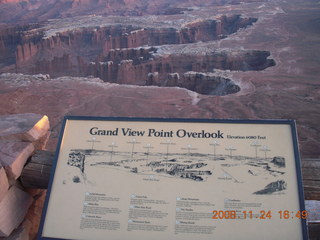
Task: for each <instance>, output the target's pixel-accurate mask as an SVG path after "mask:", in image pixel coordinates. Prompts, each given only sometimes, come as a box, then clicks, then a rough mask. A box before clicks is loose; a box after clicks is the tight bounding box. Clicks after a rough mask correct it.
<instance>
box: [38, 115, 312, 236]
mask: <svg viewBox="0 0 320 240" xmlns="http://www.w3.org/2000/svg"><path fill="white" fill-rule="evenodd" d="M307 214H308V213H307V212H306V211H305V209H304V199H303V190H302V184H301V169H300V160H299V154H298V147H297V137H296V129H295V123H294V122H293V121H290V120H261V121H260V120H199V119H137V118H92V117H66V118H65V120H64V124H63V129H62V132H61V136H60V141H59V144H58V148H57V153H56V162H55V164H54V170H53V174H52V176H51V180H50V187H49V189H48V194H47V199H46V203H45V208H44V211H43V217H42V222H41V226H40V231H39V239H87V240H98V239H110V240H114V239H121V240H138V239H139V240H142V239H152V240H163V239H166V240H178V239H183V240H188V239H189V240H194V239H199V240H202V239H203V240H209V239H210V240H212V239H228V240H230V239H291V240H293V239H305V240H306V239H307V230H306V218H307Z"/></svg>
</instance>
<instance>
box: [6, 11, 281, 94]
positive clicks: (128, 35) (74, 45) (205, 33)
mask: <svg viewBox="0 0 320 240" xmlns="http://www.w3.org/2000/svg"><path fill="white" fill-rule="evenodd" d="M157 21H160V20H157ZM161 21H163V20H161ZM256 21H257V19H256V18H248V17H241V16H240V15H228V16H227V15H222V16H220V17H219V18H215V19H202V20H196V21H189V23H183V24H182V25H181V24H180V25H179V24H178V25H177V24H176V25H175V24H171V23H170V22H168V21H167V22H166V24H163V25H166V26H167V27H161V26H159V27H142V26H141V25H139V24H135V25H129V24H109V25H108V24H107V25H106V26H90V27H86V28H80V29H79V28H77V29H73V30H67V31H61V30H59V31H56V32H55V33H54V34H49V35H48V31H45V30H44V29H43V28H41V27H39V28H35V29H30V30H28V29H27V30H28V31H20V32H19V31H18V32H19V34H17V31H15V32H12V33H11V34H9V36H11V37H12V38H15V41H11V43H10V44H11V45H10V49H11V50H10V51H8V53H7V56H10V57H9V58H8V59H10V61H9V60H8V61H7V62H6V61H4V62H5V65H6V66H10V65H11V66H12V63H13V60H14V59H15V71H16V72H22V73H29V74H37V73H45V74H50V75H51V76H53V77H59V76H65V75H68V76H89V75H93V76H94V77H99V78H101V79H103V80H104V81H106V82H116V83H119V84H131V85H156V86H177V87H183V88H187V89H189V90H193V91H196V92H198V93H201V94H214V95H225V94H230V93H234V92H237V91H239V90H240V87H239V86H237V85H235V83H234V82H233V81H232V80H230V79H224V80H222V78H221V77H219V76H214V74H207V73H212V72H214V70H215V69H221V70H231V71H235V70H236V71H259V70H263V69H265V68H268V67H270V66H273V65H274V64H275V63H274V61H273V60H272V59H268V57H269V55H270V54H269V53H268V52H267V51H254V50H237V51H234V50H232V51H230V50H228V49H225V50H219V51H218V50H215V49H212V47H208V49H206V50H205V51H202V50H200V51H198V52H197V51H193V52H187V53H181V52H179V51H178V52H173V53H170V54H162V53H161V50H160V51H158V50H159V48H160V49H161V46H164V45H173V46H178V45H181V44H190V48H194V49H195V48H197V45H198V44H199V43H201V42H202V43H208V44H210V42H211V41H213V40H218V39H222V38H226V37H227V36H229V35H230V34H233V33H235V32H237V31H238V30H239V29H243V28H246V27H248V26H250V25H252V24H253V23H255V22H256ZM170 24H171V25H172V27H168V25H170ZM147 26H148V25H147ZM15 34H16V35H15ZM5 40H6V39H3V40H2V42H3V44H2V45H3V47H2V52H5V51H6V49H7V47H6V45H8V44H7V43H6V42H9V41H5ZM8 46H9V45H8ZM150 46H155V47H150ZM14 48H15V58H14V57H13V56H12V52H13V49H14ZM3 60H4V59H3ZM7 69H8V68H7ZM190 71H194V72H199V73H201V74H200V75H190V74H186V73H187V72H190ZM174 74H177V75H176V76H178V78H179V81H177V80H174V81H173V79H174V78H172V76H173V75H174ZM155 76H156V77H155ZM186 76H188V77H186ZM195 76H197V77H195ZM199 76H205V77H199ZM209 79H210V80H209ZM190 82H191V83H190ZM195 83H197V84H200V85H201V87H196V85H197V84H195ZM203 86H206V87H207V88H208V89H206V90H204V89H203V88H204V87H203ZM218 86H219V87H218ZM222 86H224V87H222ZM215 87H218V90H214V88H215Z"/></svg>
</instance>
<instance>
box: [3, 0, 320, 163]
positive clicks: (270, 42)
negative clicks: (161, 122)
mask: <svg viewBox="0 0 320 240" xmlns="http://www.w3.org/2000/svg"><path fill="white" fill-rule="evenodd" d="M46 2H47V5H44V4H42V3H41V1H36V0H35V1H18V0H17V1H9V0H7V1H1V2H0V13H1V14H0V16H1V17H0V18H1V19H2V24H0V73H2V74H1V75H0V86H1V90H0V91H1V94H0V99H1V102H0V114H8V113H21V112H35V113H40V114H46V115H48V116H49V118H50V119H51V122H52V123H53V124H52V126H53V127H52V131H53V133H52V139H51V140H50V142H49V145H48V147H49V148H50V149H54V148H55V144H56V141H57V136H58V133H59V130H60V124H61V120H62V118H63V116H64V115H93V116H129V117H178V118H180V117H182V118H241V119H242V118H244V119H246V118H249V119H279V118H280V119H295V120H296V121H297V126H298V134H299V143H300V151H301V154H302V156H303V157H318V156H319V155H320V152H319V150H318V147H317V146H318V145H319V143H320V140H318V137H317V136H318V134H319V132H320V128H319V126H318V123H317V122H318V119H320V118H319V117H320V113H319V110H318V109H319V93H320V92H319V91H320V90H319V89H320V88H319V77H318V76H319V67H318V66H319V60H318V57H317V56H318V55H319V50H318V49H320V48H319V41H318V40H319V39H320V36H319V33H320V30H319V27H318V25H319V24H318V23H319V19H320V16H319V15H320V14H319V12H320V11H319V6H318V5H317V4H316V3H315V2H314V1H311V0H310V1H299V0H295V1H290V2H287V1H284V0H283V1H282V0H281V1H280V0H279V1H273V2H270V1H241V2H240V1H223V0H221V1H200V0H199V1H193V2H191V1H179V2H178V1H177V2H175V1H173V2H172V1H166V0H161V1H158V2H154V1H143V0H139V1H138V0H132V1H129V0H127V1H122V2H115V1H106V0H104V1H103V0H100V1H94V2H95V4H96V5H94V4H92V2H93V1H90V0H86V1H71V0H70V1H58V0H47V1H46ZM102 6H103V7H102ZM49 9H50V11H49ZM9 10H10V11H12V14H9V12H8V11H9Z"/></svg>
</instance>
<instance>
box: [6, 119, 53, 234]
mask: <svg viewBox="0 0 320 240" xmlns="http://www.w3.org/2000/svg"><path fill="white" fill-rule="evenodd" d="M48 130H49V121H48V118H47V117H46V116H42V115H38V114H14V115H6V116H1V117H0V189H1V190H0V238H1V239H2V237H8V238H4V239H23V240H27V239H32V238H33V237H34V235H35V234H36V232H37V229H35V232H34V233H33V234H31V232H30V231H31V230H32V226H37V225H38V224H39V220H40V218H39V217H40V216H38V217H34V213H33V212H32V211H33V210H29V208H30V207H31V209H33V208H34V206H35V202H34V200H35V199H34V193H35V192H37V195H38V194H39V193H40V191H33V193H32V191H31V192H30V191H29V192H28V191H27V190H26V189H24V188H23V187H22V186H21V184H20V183H19V181H18V178H19V177H20V175H21V172H22V169H23V167H24V165H25V163H26V162H27V160H28V158H29V157H30V156H31V155H32V154H33V152H34V150H36V149H43V146H44V145H46V143H47V140H48V137H49V135H48ZM30 193H31V194H30ZM38 197H39V195H38V196H37V198H38ZM28 212H29V213H28ZM27 213H28V214H27ZM29 235H33V236H32V238H29Z"/></svg>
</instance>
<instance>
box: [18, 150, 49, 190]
mask: <svg viewBox="0 0 320 240" xmlns="http://www.w3.org/2000/svg"><path fill="white" fill-rule="evenodd" d="M53 161H54V153H53V152H48V151H42V150H40V151H36V153H35V154H34V155H32V156H31V157H30V158H29V160H28V162H27V164H26V165H25V167H24V169H23V170H22V173H21V176H20V181H21V183H22V185H23V186H24V187H25V188H41V189H47V187H48V184H49V179H50V172H51V168H52V164H53Z"/></svg>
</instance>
